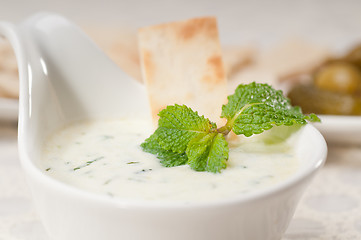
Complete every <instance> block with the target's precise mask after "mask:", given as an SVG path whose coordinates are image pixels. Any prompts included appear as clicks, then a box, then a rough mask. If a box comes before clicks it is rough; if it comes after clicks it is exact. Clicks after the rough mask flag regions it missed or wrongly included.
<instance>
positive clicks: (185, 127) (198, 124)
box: [155, 104, 216, 153]
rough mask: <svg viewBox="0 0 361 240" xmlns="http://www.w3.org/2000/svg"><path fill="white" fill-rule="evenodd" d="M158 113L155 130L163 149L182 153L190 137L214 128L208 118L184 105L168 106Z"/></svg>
mask: <svg viewBox="0 0 361 240" xmlns="http://www.w3.org/2000/svg"><path fill="white" fill-rule="evenodd" d="M158 115H159V117H160V118H159V120H158V129H157V130H156V131H155V134H156V135H157V140H158V143H159V145H160V146H161V147H162V148H163V149H165V150H171V151H173V152H176V153H184V152H185V151H186V149H187V145H188V143H189V141H190V140H191V139H192V138H194V137H196V136H198V135H202V134H205V133H209V132H211V131H212V130H214V129H216V125H215V124H214V123H212V122H211V121H209V119H207V118H205V117H203V116H199V115H198V113H197V112H194V111H193V110H192V109H190V108H189V107H187V106H185V105H183V106H180V105H177V104H176V105H174V106H168V107H167V108H165V109H163V110H162V111H160V112H159V114H158Z"/></svg>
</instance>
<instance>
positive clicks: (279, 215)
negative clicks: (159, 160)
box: [0, 14, 327, 240]
mask: <svg viewBox="0 0 361 240" xmlns="http://www.w3.org/2000/svg"><path fill="white" fill-rule="evenodd" d="M0 34H1V35H3V36H5V37H7V38H8V39H9V40H10V42H11V43H12V46H13V47H14V50H15V54H16V56H17V59H18V64H19V69H20V80H21V83H20V84H21V89H20V113H19V153H20V159H21V164H22V166H23V169H24V171H25V173H26V177H27V180H28V182H29V185H30V187H31V190H32V194H33V198H34V202H35V204H36V207H37V210H38V213H39V215H40V217H41V219H42V221H43V223H44V226H45V227H46V229H47V231H48V233H49V235H50V237H51V238H52V239H55V240H65V239H66V240H82V239H84V240H85V239H86V240H99V239H106V240H119V239H124V240H145V239H147V240H185V239H187V240H219V239H224V240H226V239H230V240H233V239H234V240H235V239H237V240H258V239H259V240H267V239H269V240H276V239H280V238H281V236H282V234H283V233H284V231H285V230H286V228H287V226H288V223H289V222H290V219H291V218H292V216H293V213H294V211H295V208H296V205H297V203H298V201H299V199H300V197H301V195H302V193H303V191H304V189H305V188H306V186H307V185H308V183H309V182H310V180H311V179H312V177H313V176H314V174H315V173H316V172H317V170H318V169H319V168H320V167H321V166H322V164H323V163H324V161H325V158H326V152H327V149H326V144H325V141H324V139H323V137H322V136H321V134H320V133H319V132H318V131H317V130H316V129H315V128H313V127H312V126H310V125H309V126H306V127H304V128H302V130H301V132H300V140H299V144H297V147H296V149H297V153H298V156H299V158H300V159H302V166H301V168H300V170H299V171H298V172H297V173H296V174H295V175H294V176H292V177H291V178H290V179H288V180H287V181H285V182H282V183H281V184H278V185H275V186H273V187H271V188H267V189H265V190H262V191H258V192H254V193H251V194H248V195H246V196H244V197H239V198H237V199H232V200H222V201H218V202H212V203H198V204H190V205H182V204H179V203H178V204H175V203H174V204H171V203H169V204H157V203H139V202H138V203H136V202H129V201H122V200H121V199H111V198H108V197H106V196H101V195H96V194H93V193H89V192H86V191H83V190H80V189H76V188H74V187H71V186H69V185H66V184H64V183H62V182H59V181H57V180H55V179H52V178H51V177H49V176H47V175H45V174H44V172H43V171H42V170H40V169H39V168H38V165H39V161H40V158H41V157H40V154H41V148H42V144H43V141H44V139H45V137H46V136H47V135H48V134H49V133H50V132H52V131H54V130H55V129H58V128H59V127H60V126H63V125H65V124H68V123H70V122H73V121H76V120H79V119H84V118H102V117H120V116H125V115H127V116H129V115H136V116H141V117H149V116H150V114H149V107H148V102H147V98H146V94H145V89H144V87H143V86H142V85H141V84H139V83H137V82H136V81H133V80H132V79H131V78H129V77H128V76H127V75H126V74H124V73H123V72H122V71H121V70H120V69H118V67H117V66H116V65H115V64H114V63H112V62H111V61H110V60H109V59H108V58H107V57H106V56H105V55H104V54H103V53H102V52H101V51H100V50H99V49H98V48H97V47H96V46H95V45H94V44H93V42H91V41H90V40H89V39H88V38H87V37H86V36H85V35H84V34H83V33H82V32H81V31H80V30H79V29H78V28H77V27H75V26H74V25H72V24H71V23H70V22H69V21H67V20H66V19H64V18H63V17H61V16H57V15H53V14H39V15H36V16H34V17H32V18H30V19H28V20H27V21H25V22H23V23H22V24H20V25H17V26H14V25H12V24H10V23H4V22H3V23H0Z"/></svg>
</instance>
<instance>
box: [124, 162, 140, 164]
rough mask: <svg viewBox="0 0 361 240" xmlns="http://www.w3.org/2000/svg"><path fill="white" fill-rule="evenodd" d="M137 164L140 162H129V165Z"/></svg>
mask: <svg viewBox="0 0 361 240" xmlns="http://www.w3.org/2000/svg"><path fill="white" fill-rule="evenodd" d="M136 163H139V162H127V164H136Z"/></svg>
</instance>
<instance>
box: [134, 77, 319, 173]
mask: <svg viewBox="0 0 361 240" xmlns="http://www.w3.org/2000/svg"><path fill="white" fill-rule="evenodd" d="M158 115H159V121H158V128H157V130H156V131H155V132H154V133H153V134H152V135H151V136H150V137H149V138H147V139H146V140H145V141H144V142H143V143H142V144H141V147H142V149H143V150H144V151H145V152H149V153H152V154H154V155H156V156H157V158H158V159H160V160H161V164H162V165H163V166H165V167H174V166H179V165H184V164H188V165H189V166H190V168H192V169H194V170H196V171H208V172H213V173H219V172H221V171H222V169H225V168H226V166H227V160H228V154H229V153H228V152H229V148H228V143H227V141H226V139H225V136H226V135H227V134H228V133H229V132H230V131H233V132H234V133H236V134H238V135H239V134H244V135H245V136H247V137H249V136H251V135H253V134H259V133H262V132H263V131H265V130H268V129H271V128H272V127H273V126H275V125H276V126H279V125H285V126H291V125H296V124H299V125H302V124H306V123H307V121H310V122H316V121H320V119H319V118H318V117H317V116H316V115H315V114H310V115H308V116H306V115H303V114H302V111H301V109H300V108H299V107H292V106H291V104H290V101H289V100H288V98H286V97H284V96H283V94H282V91H279V90H275V89H273V88H272V87H271V86H269V85H267V84H259V83H251V84H248V85H242V84H241V85H239V86H238V87H237V89H236V91H235V93H234V94H233V95H231V96H229V97H228V103H227V104H226V105H223V106H222V116H221V117H223V118H226V119H227V124H226V125H225V126H223V127H221V128H218V129H217V126H216V124H215V123H212V122H211V121H209V119H207V118H205V117H203V116H199V115H198V113H197V112H195V111H193V110H192V109H190V108H189V107H187V106H185V105H183V106H181V105H177V104H176V105H173V106H168V107H167V108H165V109H163V110H162V111H160V112H159V114H158Z"/></svg>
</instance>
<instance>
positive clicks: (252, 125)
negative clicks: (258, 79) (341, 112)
mask: <svg viewBox="0 0 361 240" xmlns="http://www.w3.org/2000/svg"><path fill="white" fill-rule="evenodd" d="M221 117H223V118H226V119H227V124H226V126H225V127H223V129H222V128H221V132H225V133H228V132H229V131H230V130H232V131H233V132H234V133H236V134H237V135H239V134H244V135H245V136H246V137H249V136H251V135H253V134H259V133H262V132H263V131H265V130H268V129H270V128H272V127H273V126H274V125H277V126H279V125H286V126H291V125H293V124H306V123H307V121H306V120H309V121H319V119H318V117H317V116H316V115H314V114H311V115H309V116H305V115H303V114H302V111H301V109H300V108H299V107H292V105H291V103H290V101H289V99H288V98H286V97H284V96H283V93H282V91H280V90H275V89H273V88H272V87H271V86H270V85H268V84H261V83H254V82H253V83H250V84H247V85H243V84H241V85H239V86H238V87H237V89H236V91H235V93H234V94H233V95H231V96H228V103H227V104H226V105H223V106H222V116H221Z"/></svg>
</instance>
